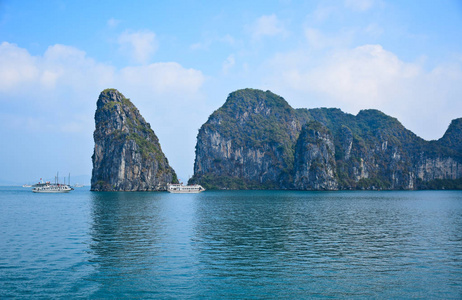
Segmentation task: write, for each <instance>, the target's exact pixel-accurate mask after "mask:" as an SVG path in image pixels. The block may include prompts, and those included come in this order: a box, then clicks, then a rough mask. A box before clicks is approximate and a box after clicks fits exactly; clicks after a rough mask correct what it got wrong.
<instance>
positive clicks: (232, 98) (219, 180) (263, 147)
mask: <svg viewBox="0 0 462 300" xmlns="http://www.w3.org/2000/svg"><path fill="white" fill-rule="evenodd" d="M301 119H302V118H300V117H299V116H298V115H297V114H296V112H295V111H294V110H293V109H292V108H291V107H290V106H289V105H288V104H287V102H286V101H285V100H284V99H283V98H281V97H279V96H277V95H275V94H273V93H271V92H269V91H268V92H263V91H258V90H253V89H247V90H241V91H236V92H234V93H231V94H230V95H229V97H228V99H227V100H226V103H225V104H224V105H223V107H221V108H220V109H219V110H217V111H215V112H214V113H213V114H212V115H211V116H210V118H209V120H208V121H207V123H205V124H204V125H203V126H202V128H201V129H200V130H199V134H198V137H197V145H196V161H195V164H194V177H193V179H192V181H191V182H201V183H203V184H204V185H206V186H208V187H217V188H218V187H229V188H241V189H242V188H259V187H265V188H281V187H282V188H290V187H291V184H292V183H291V181H292V180H291V177H292V174H291V168H292V165H293V160H294V153H293V149H292V145H293V144H294V143H295V142H296V139H297V137H298V133H299V131H300V129H301V125H302V121H301Z"/></svg>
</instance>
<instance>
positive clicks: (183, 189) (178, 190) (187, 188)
mask: <svg viewBox="0 0 462 300" xmlns="http://www.w3.org/2000/svg"><path fill="white" fill-rule="evenodd" d="M167 191H168V192H170V193H175V194H195V193H200V192H203V191H205V189H204V188H203V187H202V186H201V185H199V184H194V185H183V184H169V185H167Z"/></svg>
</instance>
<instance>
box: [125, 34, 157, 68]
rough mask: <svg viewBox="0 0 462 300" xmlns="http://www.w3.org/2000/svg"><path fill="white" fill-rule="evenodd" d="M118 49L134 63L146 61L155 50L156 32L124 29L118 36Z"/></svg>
mask: <svg viewBox="0 0 462 300" xmlns="http://www.w3.org/2000/svg"><path fill="white" fill-rule="evenodd" d="M118 43H119V45H120V50H121V51H122V52H123V53H125V54H126V55H128V56H129V57H130V59H131V60H132V61H134V62H136V63H143V64H144V63H147V62H148V61H149V60H150V59H151V57H152V55H153V54H154V53H155V52H156V51H157V48H158V43H157V40H156V34H155V33H154V32H151V31H149V30H145V31H137V32H131V31H125V32H123V33H122V34H121V35H120V36H119V38H118Z"/></svg>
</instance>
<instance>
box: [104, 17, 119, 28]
mask: <svg viewBox="0 0 462 300" xmlns="http://www.w3.org/2000/svg"><path fill="white" fill-rule="evenodd" d="M120 22H121V21H120V20H117V19H114V18H110V19H109V20H107V26H109V27H111V28H114V27H117V26H118V25H119V24H120Z"/></svg>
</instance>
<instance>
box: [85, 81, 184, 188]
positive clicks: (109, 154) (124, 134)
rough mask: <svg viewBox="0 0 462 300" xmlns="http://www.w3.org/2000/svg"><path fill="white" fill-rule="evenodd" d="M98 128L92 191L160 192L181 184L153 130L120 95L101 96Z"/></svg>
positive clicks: (112, 92)
mask: <svg viewBox="0 0 462 300" xmlns="http://www.w3.org/2000/svg"><path fill="white" fill-rule="evenodd" d="M95 125H96V126H95V131H94V134H93V138H94V141H95V149H94V153H93V156H92V160H93V171H92V178H91V190H92V191H159V190H165V189H166V186H167V184H168V183H178V179H177V176H176V174H175V171H174V170H173V169H172V167H170V165H169V163H168V160H167V158H166V157H165V155H164V153H163V152H162V149H161V146H160V144H159V140H158V138H157V136H156V135H155V133H154V131H153V130H152V129H151V126H150V125H149V123H147V122H146V121H145V120H144V118H143V117H142V116H141V114H140V113H139V111H138V109H137V108H136V107H135V105H133V103H132V102H131V101H130V100H129V99H127V98H125V97H124V95H122V94H121V93H120V92H119V91H117V90H115V89H106V90H104V91H103V92H101V94H100V96H99V98H98V101H97V109H96V113H95Z"/></svg>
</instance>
